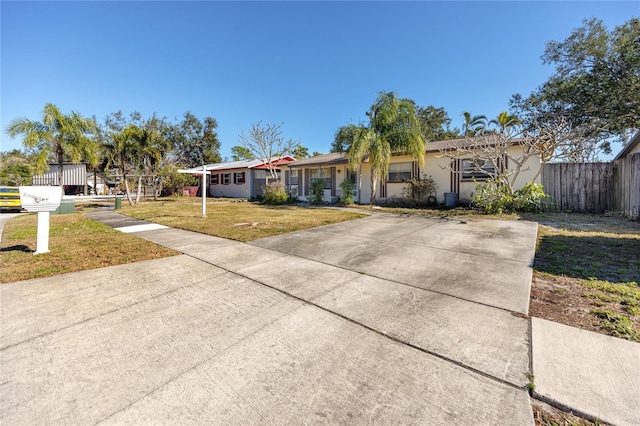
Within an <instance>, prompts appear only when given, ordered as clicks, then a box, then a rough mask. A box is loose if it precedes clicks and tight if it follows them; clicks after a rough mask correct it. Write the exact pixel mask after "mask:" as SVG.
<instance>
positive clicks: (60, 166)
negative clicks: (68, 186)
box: [58, 150, 64, 194]
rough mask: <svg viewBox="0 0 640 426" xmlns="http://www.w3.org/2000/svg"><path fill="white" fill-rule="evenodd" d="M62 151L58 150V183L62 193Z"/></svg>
mask: <svg viewBox="0 0 640 426" xmlns="http://www.w3.org/2000/svg"><path fill="white" fill-rule="evenodd" d="M63 154H64V153H63V152H62V150H58V185H60V187H61V188H62V193H63V194H64V171H63V167H64V155H63Z"/></svg>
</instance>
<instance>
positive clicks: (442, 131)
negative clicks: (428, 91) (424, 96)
mask: <svg viewBox="0 0 640 426" xmlns="http://www.w3.org/2000/svg"><path fill="white" fill-rule="evenodd" d="M416 115H417V116H418V121H419V122H420V129H421V130H422V137H423V138H424V139H425V140H426V141H441V140H446V139H455V138H457V137H460V132H459V131H458V129H455V128H454V129H451V118H449V114H447V111H445V109H444V108H442V107H440V108H436V107H434V106H433V105H428V106H426V107H416Z"/></svg>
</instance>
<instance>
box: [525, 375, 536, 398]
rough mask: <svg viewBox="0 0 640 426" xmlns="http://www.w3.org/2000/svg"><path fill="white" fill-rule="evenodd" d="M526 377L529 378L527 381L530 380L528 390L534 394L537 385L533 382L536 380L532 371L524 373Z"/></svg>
mask: <svg viewBox="0 0 640 426" xmlns="http://www.w3.org/2000/svg"><path fill="white" fill-rule="evenodd" d="M524 375H525V377H526V378H527V380H529V383H527V389H529V393H533V391H535V390H536V385H535V383H534V382H533V379H534V378H535V377H534V375H533V373H532V372H530V371H527V372H525V373H524Z"/></svg>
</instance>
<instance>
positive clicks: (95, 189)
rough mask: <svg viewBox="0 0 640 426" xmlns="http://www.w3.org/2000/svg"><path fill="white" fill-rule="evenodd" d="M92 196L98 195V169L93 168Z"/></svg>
mask: <svg viewBox="0 0 640 426" xmlns="http://www.w3.org/2000/svg"><path fill="white" fill-rule="evenodd" d="M93 195H94V196H95V195H98V168H97V167H94V168H93Z"/></svg>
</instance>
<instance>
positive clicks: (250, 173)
mask: <svg viewBox="0 0 640 426" xmlns="http://www.w3.org/2000/svg"><path fill="white" fill-rule="evenodd" d="M292 161H295V158H293V157H291V156H289V155H285V156H283V157H279V158H277V159H274V160H272V162H271V164H272V165H273V166H275V170H276V171H277V173H280V168H281V166H283V165H285V164H287V163H290V162H292ZM267 164H268V163H267V162H265V161H263V160H242V161H232V162H227V163H215V164H207V165H205V169H206V171H207V177H208V179H207V180H206V181H207V182H208V189H209V191H208V192H207V194H208V195H209V196H211V197H230V198H256V197H260V196H262V194H263V193H264V187H265V184H266V180H267V175H268V174H269V168H268V166H267ZM180 172H181V173H188V174H192V175H194V176H202V167H194V168H192V169H186V170H180ZM278 177H279V175H278Z"/></svg>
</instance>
